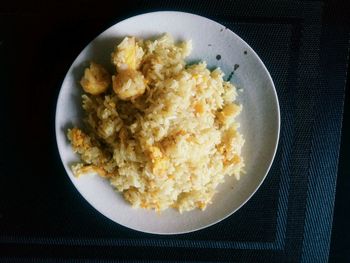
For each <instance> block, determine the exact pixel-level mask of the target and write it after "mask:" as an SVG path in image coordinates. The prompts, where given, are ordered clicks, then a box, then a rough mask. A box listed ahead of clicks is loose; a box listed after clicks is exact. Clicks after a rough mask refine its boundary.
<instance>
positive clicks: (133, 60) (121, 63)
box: [112, 37, 144, 72]
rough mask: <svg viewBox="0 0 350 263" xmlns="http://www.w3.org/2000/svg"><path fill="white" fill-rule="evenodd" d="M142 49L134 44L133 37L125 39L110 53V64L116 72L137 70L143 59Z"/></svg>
mask: <svg viewBox="0 0 350 263" xmlns="http://www.w3.org/2000/svg"><path fill="white" fill-rule="evenodd" d="M143 54H144V52H143V49H142V48H141V47H140V46H139V44H138V43H137V42H136V40H135V37H126V38H124V39H123V41H122V42H121V43H120V44H119V45H118V46H117V47H116V48H115V51H114V52H113V53H112V63H113V64H114V65H115V66H116V69H117V71H118V72H119V71H122V70H126V69H134V70H136V69H138V68H139V66H140V63H141V60H142V57H143Z"/></svg>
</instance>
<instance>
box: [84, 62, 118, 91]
mask: <svg viewBox="0 0 350 263" xmlns="http://www.w3.org/2000/svg"><path fill="white" fill-rule="evenodd" d="M110 83H111V76H110V74H109V73H108V71H107V70H106V69H105V68H104V67H103V66H101V65H100V64H97V63H94V62H91V64H90V67H89V68H86V69H85V72H84V76H83V77H82V79H81V80H80V85H81V86H82V87H83V89H84V91H85V92H86V93H89V94H92V95H99V94H101V93H103V92H105V91H106V90H107V89H108V86H109V84H110Z"/></svg>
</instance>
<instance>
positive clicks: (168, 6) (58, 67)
mask: <svg viewBox="0 0 350 263" xmlns="http://www.w3.org/2000/svg"><path fill="white" fill-rule="evenodd" d="M198 2H200V1H198ZM198 2H197V3H196V1H194V0H191V1H147V0H144V1H141V0H140V1H126V2H124V3H119V1H114V2H113V1H110V2H107V1H82V0H79V1H74V2H73V1H72V2H64V1H61V2H39V1H28V2H23V3H19V2H13V3H6V4H5V3H4V4H3V3H2V4H1V6H0V76H1V89H0V91H1V94H0V116H1V120H2V121H1V125H2V127H1V131H0V133H1V134H0V135H1V143H0V231H2V232H1V233H0V262H5V261H9V262H10V261H18V262H21V261H24V262H26V261H29V260H31V261H33V262H39V261H53V262H54V261H56V260H61V261H63V262H65V261H69V260H72V261H74V260H77V261H79V260H81V261H83V262H84V261H88V260H89V261H90V260H91V261H94V260H99V259H101V260H102V259H106V260H107V259H113V260H173V261H183V260H185V259H186V260H191V261H235V260H237V261H239V262H282V261H280V260H279V259H280V258H277V257H272V256H271V255H272V254H271V253H270V252H269V251H268V250H266V251H263V252H262V254H254V253H252V255H250V254H249V253H248V254H246V253H241V254H239V256H238V254H237V256H236V255H233V254H234V253H236V251H234V252H233V251H230V250H220V249H216V248H215V247H213V248H205V249H198V248H197V249H194V248H190V247H189V248H186V247H182V248H181V249H175V248H173V247H171V246H164V247H160V248H157V249H155V248H153V249H152V250H150V249H148V248H147V247H144V248H142V247H137V246H132V245H130V246H119V247H113V245H112V244H90V245H86V244H78V243H77V244H74V245H69V244H68V245H67V243H64V242H63V243H62V244H60V236H62V238H66V237H67V236H69V235H72V236H75V237H78V238H80V237H84V235H85V234H86V235H87V236H97V237H110V236H113V233H108V231H113V229H114V228H113V226H112V225H113V223H111V222H109V221H108V220H107V219H95V215H96V211H94V210H93V209H92V208H91V207H90V206H89V205H88V204H87V203H86V202H85V200H83V199H82V198H81V197H80V196H79V194H78V193H77V191H76V190H75V189H74V187H73V186H72V184H71V183H70V181H69V179H68V177H65V179H64V180H63V179H57V178H58V176H61V177H64V176H65V172H64V169H63V166H62V164H61V163H60V159H59V155H58V151H57V147H56V141H55V138H54V126H53V123H54V112H55V106H56V99H57V95H58V92H59V88H60V85H61V83H62V80H63V78H64V76H65V74H66V72H67V70H68V68H69V66H70V65H71V63H72V62H73V61H74V59H75V57H76V56H77V54H79V52H80V51H81V50H82V49H83V48H84V47H85V46H86V45H87V44H88V43H89V42H90V41H91V40H92V39H93V38H94V37H96V36H97V35H98V34H99V33H100V32H102V31H104V30H105V29H106V28H108V27H109V26H111V25H113V24H115V23H116V22H118V21H121V20H123V19H124V18H128V17H131V16H133V15H136V14H141V13H145V12H150V11H158V10H176V11H186V12H192V13H196V14H199V15H203V16H207V17H209V18H212V19H214V20H217V21H219V22H222V23H224V24H225V25H226V26H228V27H234V28H235V29H236V30H237V33H238V34H239V35H241V36H242V37H243V38H244V37H246V38H248V39H249V38H251V39H254V34H259V31H260V29H261V30H262V29H263V28H265V30H266V27H267V26H269V30H272V31H273V32H272V33H271V39H272V41H273V40H274V39H273V37H274V36H277V35H278V36H280V38H279V41H281V42H276V43H271V47H273V48H279V49H280V50H282V51H281V54H283V52H284V50H287V47H283V46H280V44H279V43H284V42H283V41H282V40H283V38H285V39H290V42H289V40H288V41H287V42H289V44H288V50H289V49H290V51H288V52H291V53H288V54H289V55H291V56H294V57H297V56H299V55H298V54H297V52H299V51H297V50H299V48H300V47H297V46H296V45H297V44H293V43H298V38H301V35H302V34H303V32H304V31H303V30H306V29H303V28H298V23H295V20H296V17H297V16H299V15H300V16H301V17H302V16H303V17H306V18H303V19H309V20H308V21H309V22H310V21H311V22H310V24H311V26H314V27H315V30H316V28H318V29H320V28H322V31H320V32H327V34H329V35H328V36H325V37H329V38H330V39H332V38H333V37H334V39H335V42H334V45H338V44H339V43H338V42H336V41H338V40H339V41H343V42H344V43H343V42H342V43H341V44H339V46H340V47H342V48H343V49H344V52H343V53H341V52H340V48H339V53H337V52H336V51H334V52H335V54H340V59H339V63H338V64H339V65H338V64H336V63H335V65H338V66H339V67H342V68H344V74H345V73H346V72H345V71H347V77H346V78H345V77H344V79H346V84H345V93H344V94H345V103H344V113H343V120H342V128H341V130H342V133H341V146H340V152H339V164H338V176H337V186H336V197H335V207H334V213H333V215H334V217H333V225H332V229H331V231H332V233H331V245H330V252H329V257H327V258H329V262H350V256H349V255H350V242H348V240H350V227H349V223H348V222H350V212H349V210H350V207H349V206H350V191H349V189H350V162H349V156H350V152H349V151H350V141H349V140H350V136H349V135H350V127H349V125H350V118H349V117H350V105H349V104H350V94H349V92H350V72H349V68H347V63H349V57H348V56H349V47H350V44H349V39H350V38H349V33H350V8H349V4H348V3H347V1H264V2H262V1H229V0H225V1H216V2H215V4H208V3H210V2H211V1H203V3H204V2H206V4H203V5H205V8H203V9H202V6H201V4H199V3H198ZM281 2H282V3H281ZM283 2H284V3H283ZM208 5H212V6H210V7H208ZM231 5H233V7H229V6H231ZM203 7H204V6H203ZM279 7H281V9H280V8H279ZM282 7H283V8H284V9H283V10H284V11H283V10H282ZM226 8H227V10H231V9H230V8H236V9H237V10H239V11H236V13H235V14H234V15H233V19H232V20H230V19H231V18H230V14H229V12H230V11H227V13H225V12H221V11H220V12H219V11H217V10H219V9H226ZM288 10H290V12H292V13H293V12H294V13H295V15H294V13H293V15H290V16H288V18H285V19H284V18H283V16H287V13H288V12H289V11H288ZM305 10H308V11H305ZM283 12H285V13H286V14H284V13H283ZM305 12H310V18H307V17H308V14H306V15H305ZM313 12H316V13H317V12H320V13H321V16H320V18H321V19H320V20H316V21H313V20H312V19H313V16H312V14H313ZM293 16H295V18H294V17H293ZM315 17H316V16H315ZM229 18H230V19H229ZM270 21H274V24H269V23H270ZM269 30H266V32H267V33H268V32H269ZM309 30H310V29H309ZM311 30H312V29H311ZM323 30H325V31H323ZM299 34H300V35H299ZM305 35H306V34H305ZM340 36H341V37H340ZM257 41H258V40H257ZM293 41H294V42H293ZM327 43H328V45H332V41H328V42H327ZM266 44H267V43H263V42H261V43H257V44H256V48H257V49H258V50H257V51H258V53H259V48H261V52H262V53H264V52H265V54H267V55H266V57H265V59H266V60H265V61H267V63H268V64H269V65H271V67H273V63H274V61H276V58H273V56H272V55H271V56H270V55H269V52H267V51H266V49H265V46H266ZM346 46H347V51H346V52H345V50H346V49H345V47H346ZM253 47H254V45H253ZM286 54H287V53H286ZM281 59H284V58H281ZM295 62H296V61H295ZM286 63H293V61H292V59H291V61H287V62H286ZM330 63H332V58H330ZM281 65H282V64H281ZM279 70H280V71H279ZM275 72H280V74H283V70H282V69H278V68H276V69H275ZM329 72H332V69H330V70H329ZM325 74H327V72H326V73H325ZM279 81H280V83H282V84H283V79H282V77H281V79H280V80H278V79H277V82H279ZM288 81H292V80H288ZM282 97H283V96H282ZM286 99H287V98H286ZM341 103H342V102H341ZM339 109H341V107H340V108H339ZM281 158H282V157H281ZM272 173H278V171H277V169H276V171H272ZM53 175H54V176H56V179H55V177H54V176H53ZM275 183H278V182H277V181H276V182H275V181H274V179H273V177H272V179H271V180H270V181H268V182H267V184H270V185H271V186H272V187H273V186H274V184H275ZM34 185H37V186H38V185H39V186H42V187H33V186H34ZM12 187H13V189H12ZM50 189H61V192H59V193H52V192H50ZM272 191H277V192H278V188H276V189H275V190H272ZM65 193H68V194H67V195H68V197H67V196H63V194H65ZM52 195H54V196H55V198H57V199H58V201H57V202H55V203H54V206H55V207H52V203H50V198H48V196H52ZM260 195H261V196H263V197H264V198H265V200H268V201H269V202H270V203H269V204H271V205H272V206H274V205H276V206H277V201H276V200H274V199H273V198H270V199H269V198H267V199H266V196H267V195H268V192H264V190H262V192H261V193H260ZM265 195H266V196H265ZM296 198H297V197H296ZM60 200H62V202H60ZM70 201H71V202H72V203H70ZM253 202H254V200H253ZM38 203H40V204H41V205H38V206H36V205H35V204H38ZM261 209H264V207H261ZM60 210H64V211H65V216H64V218H60V220H59V221H58V220H56V219H57V218H56V214H55V213H54V211H60ZM248 210H249V208H248ZM248 213H249V211H248ZM251 213H253V211H251ZM42 214H45V215H46V217H45V222H43V221H41V220H40V215H42ZM69 216H72V217H74V218H76V222H79V220H78V219H79V218H78V217H81V218H82V220H81V221H82V222H84V221H86V222H87V224H84V223H81V225H79V224H78V223H76V224H75V225H74V227H75V228H78V230H76V229H75V230H72V229H71V228H72V227H73V226H72V225H69V224H70V222H72V221H71V219H70V218H69ZM240 216H241V217H242V218H244V216H243V215H241V214H238V215H237V217H238V218H239V217H240ZM266 216H272V217H273V215H270V214H266ZM27 220H30V222H28V221H27ZM50 222H52V224H51V225H52V226H51V228H48V227H46V226H45V224H50ZM232 222H235V221H232ZM261 222H262V223H266V222H264V221H261ZM109 224H110V225H111V226H109ZM93 225H95V226H96V229H97V230H95V229H91V228H87V226H93ZM101 225H103V226H104V231H105V232H103V233H102V232H99V231H98V229H101V227H100V226H101ZM106 225H107V227H105V226H106ZM270 227H271V228H273V227H274V226H273V225H271V226H270ZM242 229H243V230H242ZM242 229H241V230H239V229H236V230H232V232H230V233H227V232H226V230H227V228H225V226H224V225H220V226H218V227H217V228H213V229H212V230H208V232H205V233H199V234H194V235H193V236H191V238H193V239H196V238H198V239H203V240H206V239H208V238H209V237H210V236H211V235H213V236H215V235H217V233H215V232H217V231H223V232H222V239H224V240H226V239H227V240H230V239H231V238H238V239H240V240H241V239H242V240H245V239H246V240H247V241H251V240H250V238H251V235H252V233H251V232H254V231H256V232H257V233H258V235H259V236H260V237H261V238H262V239H266V240H269V239H272V238H274V236H273V237H272V236H271V237H270V236H269V234H268V232H269V231H270V230H271V229H269V226H267V227H266V229H264V231H263V230H261V229H260V228H259V227H258V226H256V228H254V226H252V227H250V228H244V226H242ZM118 231H119V232H118V233H119V234H120V235H121V236H122V237H123V238H129V237H133V238H140V239H142V238H148V236H144V235H142V234H139V233H137V232H134V231H131V230H128V229H126V228H121V229H118ZM300 231H302V229H301V230H300ZM9 233H16V235H15V238H16V239H18V240H20V242H17V241H14V242H7V241H4V242H1V236H2V235H3V236H9ZM28 236H33V237H35V238H37V239H36V240H39V239H40V238H41V237H47V239H46V241H45V242H46V244H45V245H42V244H41V242H39V243H38V244H35V242H34V243H33V242H27V241H26V239H25V238H26V237H28ZM21 238H22V239H21ZM50 238H52V242H51V243H50ZM176 238H178V239H179V240H180V241H181V240H183V239H181V237H176ZM176 238H175V239H176ZM65 242H67V241H65ZM72 242H73V241H72ZM174 244H177V243H176V242H175V243H174ZM111 248H112V250H113V252H111ZM239 249H243V248H239ZM239 249H238V250H239ZM84 253H87V254H88V255H89V256H88V257H84V255H83V254H84ZM237 253H238V252H237ZM136 255H137V256H136ZM281 258H282V257H281ZM283 259H284V260H285V262H299V261H301V256H300V255H298V256H295V257H294V256H291V257H289V258H288V257H283ZM314 259H315V261H310V259H309V261H304V262H324V258H323V259H322V261H317V257H316V258H314ZM101 262H102V261H101ZM283 262H284V261H283Z"/></svg>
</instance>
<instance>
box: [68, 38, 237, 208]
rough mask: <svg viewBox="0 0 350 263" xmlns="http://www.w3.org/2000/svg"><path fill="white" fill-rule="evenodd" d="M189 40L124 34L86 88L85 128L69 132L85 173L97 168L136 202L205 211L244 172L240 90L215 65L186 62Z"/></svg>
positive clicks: (79, 171)
mask: <svg viewBox="0 0 350 263" xmlns="http://www.w3.org/2000/svg"><path fill="white" fill-rule="evenodd" d="M191 49H192V44H191V42H190V41H187V42H180V43H176V42H175V41H174V40H173V38H172V37H171V36H170V35H169V34H165V35H163V36H161V37H159V38H157V39H155V40H143V39H137V38H135V37H126V38H124V40H123V41H121V43H120V44H119V45H117V46H116V48H115V50H114V51H113V52H112V55H111V62H112V64H113V65H114V66H115V70H114V72H113V74H109V73H108V72H107V70H106V69H105V68H104V67H103V66H102V65H99V64H96V63H94V62H92V63H91V65H90V67H89V68H87V69H86V70H85V74H84V76H83V77H82V80H81V82H80V83H81V86H82V87H83V90H84V91H85V93H84V94H83V95H82V107H83V109H84V111H85V118H84V121H85V127H84V128H83V129H80V128H78V127H73V128H72V129H69V130H68V138H69V140H70V142H71V144H72V147H73V150H74V151H75V152H77V153H78V154H79V155H80V158H81V161H80V162H78V163H76V164H74V165H73V166H72V170H73V173H74V174H75V175H76V176H80V175H83V174H88V173H97V174H98V175H100V176H101V177H104V178H106V179H108V180H109V181H110V183H111V185H112V186H113V187H114V188H115V189H116V190H117V191H119V192H121V193H122V194H123V196H124V198H125V200H127V201H128V202H129V203H130V204H131V205H132V206H133V207H135V208H145V209H154V210H156V211H163V210H165V209H168V208H170V207H172V208H175V209H177V210H179V211H180V212H183V211H190V210H193V209H195V208H199V209H201V210H204V209H205V208H206V207H207V205H208V204H210V203H211V202H212V199H213V196H214V194H215V192H216V188H217V186H218V185H219V184H220V183H224V179H225V176H230V175H234V176H235V177H236V178H237V179H239V178H240V176H241V174H242V173H243V169H244V160H243V158H242V155H241V150H242V147H243V144H244V139H243V136H242V134H241V133H240V132H239V131H238V128H239V123H238V122H237V116H238V115H239V114H240V112H241V110H242V106H241V105H239V104H238V103H237V102H236V98H237V95H238V94H237V91H236V88H235V86H234V85H233V84H231V83H230V82H227V81H225V80H224V79H223V76H224V74H223V72H222V71H221V70H220V69H219V68H217V69H215V70H212V71H211V70H209V69H208V68H207V65H206V63H205V62H200V63H196V64H187V63H186V61H185V58H186V57H188V55H189V54H190V53H191Z"/></svg>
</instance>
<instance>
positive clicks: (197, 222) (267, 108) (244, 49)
mask: <svg viewBox="0 0 350 263" xmlns="http://www.w3.org/2000/svg"><path fill="white" fill-rule="evenodd" d="M165 32H168V33H170V34H172V35H173V36H174V37H175V39H176V40H189V39H192V41H193V53H192V55H191V57H190V58H189V60H192V61H198V60H205V61H207V63H208V65H209V66H210V67H216V66H220V67H221V69H222V70H223V71H224V72H225V73H226V77H227V76H228V75H229V73H230V72H232V70H233V68H234V65H235V64H238V65H239V68H238V69H237V70H236V71H235V73H234V75H233V79H232V82H234V83H236V84H238V86H239V87H241V88H243V89H244V91H243V92H242V93H240V95H239V101H240V102H241V103H242V104H243V106H244V108H243V112H242V114H241V115H240V122H241V128H240V131H241V132H242V134H243V135H244V137H245V140H246V143H245V146H244V150H243V156H244V159H245V162H246V174H245V175H243V176H241V180H240V181H238V182H237V181H236V180H235V178H234V177H233V176H232V177H227V178H226V182H225V183H224V184H222V185H220V186H219V187H218V193H217V194H216V195H215V196H214V199H213V204H212V205H209V206H208V207H207V209H206V210H205V211H204V212H202V211H199V210H195V211H191V212H186V213H183V214H180V213H178V212H177V211H175V210H172V209H168V210H167V211H165V212H163V213H162V214H161V215H158V214H157V213H155V212H154V211H146V210H143V209H133V208H131V206H130V205H129V204H128V203H126V202H125V201H124V200H123V198H122V196H121V194H120V193H117V192H115V191H114V190H113V189H112V187H111V186H110V185H109V183H108V182H107V181H106V180H104V179H102V178H101V177H99V176H98V175H91V176H82V177H80V178H75V177H74V176H73V174H72V171H71V169H70V165H71V164H72V163H74V162H76V161H78V160H79V158H78V156H77V155H75V154H74V153H73V151H72V148H71V146H70V144H69V142H68V140H67V137H66V132H67V128H70V127H72V126H74V125H79V124H80V123H81V119H82V111H81V98H80V95H81V88H80V86H79V83H78V81H79V80H80V78H81V76H82V74H83V70H84V68H85V67H86V66H87V65H88V62H89V61H91V60H93V61H96V62H98V63H102V64H104V65H110V64H111V63H110V53H111V51H112V50H113V47H114V45H115V44H116V43H118V41H120V40H121V39H122V38H123V37H125V36H127V35H129V36H130V35H133V36H137V37H141V38H148V37H154V36H158V35H160V34H163V33H165ZM245 53H246V54H245ZM217 55H221V59H220V60H217V59H216V56H217ZM279 129H280V113H279V105H278V99H277V95H276V91H275V88H274V84H273V81H272V79H271V77H270V74H269V72H268V71H267V69H266V68H265V66H264V64H263V62H262V61H261V60H260V58H259V57H258V55H257V54H256V53H255V52H254V51H253V49H252V48H251V47H250V46H249V45H248V44H247V43H245V42H244V41H243V40H242V39H241V38H240V37H239V36H237V35H236V34H235V33H233V32H232V31H230V30H229V29H227V28H226V27H224V26H223V25H220V24H218V23H217V22H214V21H212V20H209V19H207V18H204V17H201V16H197V15H193V14H188V13H182V12H155V13H147V14H143V15H139V16H135V17H132V18H129V19H126V20H124V21H122V22H119V23H117V24H116V25H114V26H112V27H110V28H109V29H107V30H106V31H104V32H103V33H102V34H100V35H99V36H98V37H97V38H95V39H94V40H93V41H92V42H91V43H90V44H89V45H88V46H87V47H86V48H85V49H84V50H83V51H82V52H81V53H80V54H79V56H78V57H77V58H76V59H75V61H74V62H73V64H72V66H71V67H70V69H69V71H68V73H67V75H66V77H65V79H64V81H63V84H62V87H61V91H60V94H59V96H58V101H57V108H56V139H57V144H58V149H59V153H60V156H61V159H62V162H63V165H64V167H65V169H66V171H67V174H68V175H69V177H70V179H71V180H72V182H73V184H74V186H75V187H76V188H77V189H78V191H79V192H80V193H81V195H82V196H83V197H84V198H85V199H86V200H87V201H88V202H89V203H90V204H91V205H92V206H93V207H94V208H95V209H96V210H98V211H99V212H100V213H102V214H103V215H105V216H106V217H108V218H109V219H111V220H113V221H115V222H117V223H118V224H121V225H123V226H126V227H129V228H132V229H135V230H138V231H143V232H148V233H156V234H179V233H186V232H191V231H195V230H199V229H202V228H205V227H208V226H210V225H213V224H215V223H217V222H219V221H221V220H223V219H224V218H226V217H228V216H229V215H231V214H233V213H234V212H235V211H237V210H238V209H239V208H240V207H242V205H243V204H245V203H246V202H247V200H249V198H250V197H251V196H252V195H253V194H254V193H255V191H256V190H257V189H258V188H259V186H260V185H261V183H262V182H263V180H264V179H265V177H266V174H267V172H268V170H269V168H270V166H271V163H272V161H273V158H274V155H275V152H276V148H277V143H278V138H279ZM82 220H84V219H82Z"/></svg>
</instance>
